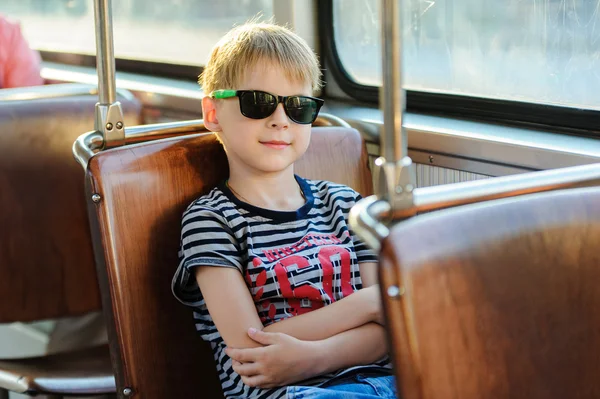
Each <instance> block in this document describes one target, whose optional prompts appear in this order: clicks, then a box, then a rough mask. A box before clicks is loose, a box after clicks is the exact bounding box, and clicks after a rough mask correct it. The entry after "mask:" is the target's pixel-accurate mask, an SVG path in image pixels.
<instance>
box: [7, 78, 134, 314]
mask: <svg viewBox="0 0 600 399" xmlns="http://www.w3.org/2000/svg"><path fill="white" fill-rule="evenodd" d="M66 87H68V85H57V87H56V88H55V87H52V85H50V86H43V87H39V88H28V89H27V91H26V94H27V96H25V97H27V98H31V99H28V100H12V101H8V100H3V101H0V276H2V277H1V278H0V323H6V322H12V321H31V320H40V319H48V318H57V317H66V316H75V315H79V314H82V313H85V312H88V311H92V310H99V309H100V295H99V292H98V284H97V278H96V269H95V267H94V258H93V251H92V245H91V238H90V233H89V224H88V219H87V212H86V204H85V198H84V195H83V189H84V173H83V171H82V169H81V167H80V166H79V165H78V164H77V163H76V162H75V161H74V159H73V155H72V150H71V149H72V146H73V142H74V141H75V139H76V138H77V136H79V135H80V134H82V133H84V132H85V131H89V130H92V129H93V127H94V108H95V103H96V102H97V98H96V97H94V96H92V95H74V96H73V95H63V96H58V97H57V94H60V93H62V91H63V90H64V89H65V88H66ZM33 89H36V90H39V91H40V93H37V92H35V93H34V92H33ZM7 91H9V90H8V89H7ZM10 92H11V93H12V94H13V95H17V94H19V93H18V90H17V89H10ZM33 94H35V95H33ZM0 97H1V96H0ZM16 98H20V97H18V96H17V97H16ZM120 101H121V102H122V104H123V108H124V110H125V122H126V123H127V124H139V123H140V115H141V107H140V104H139V102H137V101H135V99H132V98H130V99H125V98H120Z"/></svg>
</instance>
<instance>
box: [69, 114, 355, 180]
mask: <svg viewBox="0 0 600 399" xmlns="http://www.w3.org/2000/svg"><path fill="white" fill-rule="evenodd" d="M314 125H315V126H340V127H347V128H350V127H351V126H350V124H348V122H346V121H345V120H343V119H341V118H339V117H337V116H335V115H331V114H326V113H323V114H320V115H319V116H318V118H317V120H316V121H315V123H314ZM208 131H209V130H208V129H207V128H206V126H204V121H203V120H202V119H194V120H189V121H178V122H165V123H155V124H151V125H139V126H131V127H128V128H126V129H125V140H124V144H126V145H127V144H135V143H141V142H144V141H151V140H159V139H165V138H169V137H177V136H185V135H190V134H197V133H204V132H208ZM102 148H104V138H103V137H102V134H101V133H99V132H98V131H95V130H93V131H91V132H87V133H84V134H82V135H80V136H79V137H78V138H77V140H75V142H74V143H73V156H74V157H75V159H76V160H77V162H79V164H80V165H81V166H82V167H83V169H87V165H88V162H89V161H90V158H92V157H93V156H94V154H95V153H96V152H98V151H99V150H101V149H102Z"/></svg>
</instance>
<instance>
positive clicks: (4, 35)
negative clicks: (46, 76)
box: [0, 15, 44, 89]
mask: <svg viewBox="0 0 600 399" xmlns="http://www.w3.org/2000/svg"><path fill="white" fill-rule="evenodd" d="M40 69H41V59H40V55H39V53H38V52H37V51H34V50H32V49H31V48H29V45H28V44H27V41H26V40H25V38H24V37H23V34H22V33H21V27H20V26H19V24H18V23H16V22H11V21H9V20H8V19H6V18H5V17H4V16H3V15H0V89H7V88H10V87H22V86H36V85H42V84H44V80H43V79H42V77H41V76H40Z"/></svg>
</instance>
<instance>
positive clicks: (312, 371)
mask: <svg viewBox="0 0 600 399" xmlns="http://www.w3.org/2000/svg"><path fill="white" fill-rule="evenodd" d="M200 83H201V85H202V88H203V90H204V92H205V93H206V94H207V96H206V97H204V99H203V101H202V110H203V115H204V123H205V125H206V126H207V127H208V128H209V129H210V130H211V131H213V132H215V133H216V134H217V136H218V138H219V140H220V141H221V142H222V144H223V146H224V148H225V151H226V153H227V158H228V162H229V169H230V174H229V179H228V180H227V181H226V182H224V183H223V184H221V185H219V186H218V187H216V188H214V189H213V190H212V191H211V192H210V193H209V194H207V195H205V196H202V197H201V198H199V199H198V200H196V201H195V202H193V203H192V204H191V205H190V206H189V207H188V209H187V210H186V212H185V213H184V215H183V222H182V235H181V252H180V255H181V262H180V265H179V268H178V270H177V273H176V274H175V277H174V279H173V292H174V293H175V295H176V297H177V298H178V299H179V300H180V301H182V302H183V303H184V304H186V305H189V306H192V307H194V308H195V314H194V317H195V319H196V322H197V324H196V326H197V329H198V330H199V332H200V333H201V336H202V338H203V339H204V340H207V341H209V342H210V343H211V346H212V348H213V351H214V356H215V361H216V366H217V370H218V373H219V377H220V380H221V384H222V387H223V392H224V394H225V396H226V397H227V398H269V399H275V398H288V399H294V398H300V397H302V398H354V399H368V398H381V397H385V398H394V397H395V395H394V380H393V378H392V377H391V371H390V365H389V363H388V362H387V361H386V360H385V357H386V344H385V336H384V329H383V327H382V326H381V323H382V320H381V318H382V316H381V310H380V307H379V296H378V288H377V286H376V284H375V281H376V280H375V276H376V269H375V268H376V264H375V262H376V257H375V255H374V254H373V253H372V252H371V251H370V250H369V249H368V248H367V247H366V246H365V245H364V244H362V243H361V242H360V241H358V240H357V239H356V237H355V236H354V235H353V234H352V233H351V232H350V231H349V228H348V224H347V220H348V212H349V210H350V208H351V207H352V206H353V205H354V203H355V202H356V201H357V200H358V199H359V198H360V196H359V194H357V193H356V192H355V191H353V190H352V189H350V188H348V187H346V186H342V185H339V184H333V183H330V182H325V181H310V180H305V179H303V178H301V177H299V176H296V175H294V162H295V161H296V160H297V159H298V158H300V157H301V156H302V154H304V152H305V151H306V149H307V147H308V144H309V140H310V132H311V130H310V129H311V123H312V122H313V121H314V120H315V119H316V117H317V114H318V112H319V109H320V107H321V106H322V104H323V100H320V99H317V98H314V97H312V96H311V95H312V93H313V90H315V89H317V88H319V86H320V70H319V65H318V61H317V59H316V56H315V54H314V53H313V52H312V50H311V49H310V47H308V45H307V44H306V42H304V41H303V40H302V39H301V38H299V37H298V36H297V35H295V34H294V33H292V32H291V31H289V30H287V29H285V28H283V27H280V26H276V25H272V24H264V23H262V24H261V23H248V24H246V25H243V26H240V27H237V28H234V29H233V30H231V31H230V32H229V33H228V34H227V35H225V37H224V38H223V39H222V40H221V41H220V42H219V43H217V45H216V46H215V48H214V49H213V51H212V54H211V56H210V59H209V61H208V63H207V65H206V68H205V70H204V73H203V74H202V76H201V78H200ZM363 287H365V288H363ZM209 312H210V313H209Z"/></svg>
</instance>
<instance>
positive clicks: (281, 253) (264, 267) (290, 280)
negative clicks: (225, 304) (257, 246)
mask: <svg viewBox="0 0 600 399" xmlns="http://www.w3.org/2000/svg"><path fill="white" fill-rule="evenodd" d="M341 242H342V241H341V240H340V239H339V238H337V237H335V236H332V235H327V236H325V235H314V234H312V235H310V236H309V235H307V236H306V237H304V238H303V239H302V240H300V241H298V243H297V244H296V245H294V246H291V247H285V248H278V249H275V250H268V251H264V253H265V257H266V261H267V262H266V263H265V262H264V261H263V260H262V259H260V258H259V257H256V258H254V259H253V260H252V265H251V268H252V269H253V270H252V272H251V271H250V270H247V271H246V282H247V284H248V287H249V288H250V289H251V292H252V293H253V297H254V302H255V303H256V304H257V307H258V309H257V310H258V311H259V314H260V316H261V321H262V322H263V323H270V322H273V321H275V319H282V318H287V317H291V316H296V315H300V314H304V313H307V312H310V311H312V310H315V309H319V308H322V307H323V306H325V305H328V304H331V303H333V302H335V301H336V300H339V299H341V298H343V297H346V296H348V295H350V294H352V293H353V292H354V291H355V289H356V287H354V286H353V285H352V258H351V255H350V251H349V250H348V249H347V248H344V247H343V246H341V245H334V243H335V244H338V243H341ZM301 246H305V247H304V248H306V246H310V247H313V248H312V250H311V251H309V253H308V254H302V255H300V254H294V253H295V252H296V251H298V249H300V248H299V247H301ZM302 252H305V251H302ZM269 261H270V262H269ZM334 281H338V283H337V284H336V283H334ZM270 284H275V285H276V286H277V287H279V288H278V289H279V290H280V292H279V294H280V297H282V298H285V301H286V306H285V312H284V313H283V314H280V315H276V307H275V305H274V304H272V303H271V302H270V301H269V300H268V298H262V297H263V294H264V292H265V286H266V285H270ZM280 308H281V307H280Z"/></svg>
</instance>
